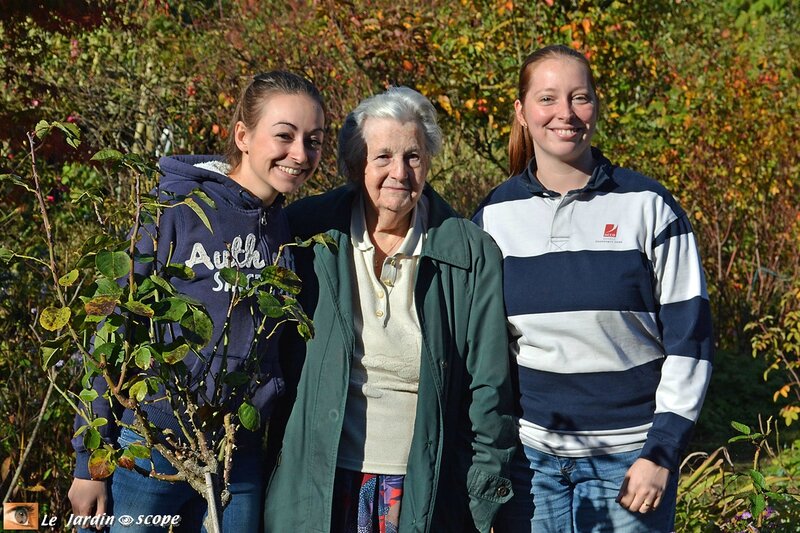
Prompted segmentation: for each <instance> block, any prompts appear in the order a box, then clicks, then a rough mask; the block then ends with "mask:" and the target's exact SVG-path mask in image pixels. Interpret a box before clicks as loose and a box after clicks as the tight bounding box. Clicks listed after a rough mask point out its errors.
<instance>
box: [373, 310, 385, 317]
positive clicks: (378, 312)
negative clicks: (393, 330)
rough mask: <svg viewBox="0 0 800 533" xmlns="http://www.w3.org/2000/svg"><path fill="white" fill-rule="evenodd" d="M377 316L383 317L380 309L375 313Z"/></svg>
mask: <svg viewBox="0 0 800 533" xmlns="http://www.w3.org/2000/svg"><path fill="white" fill-rule="evenodd" d="M375 316H376V317H378V318H380V317H382V316H383V311H381V310H380V309H378V310H377V311H375Z"/></svg>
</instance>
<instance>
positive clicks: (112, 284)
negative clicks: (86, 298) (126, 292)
mask: <svg viewBox="0 0 800 533" xmlns="http://www.w3.org/2000/svg"><path fill="white" fill-rule="evenodd" d="M95 285H97V290H96V291H95V295H98V296H99V295H101V294H102V295H106V296H115V297H119V296H120V295H121V294H122V287H120V286H119V284H118V283H117V282H116V281H115V280H113V279H108V278H97V280H95Z"/></svg>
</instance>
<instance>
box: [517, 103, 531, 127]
mask: <svg viewBox="0 0 800 533" xmlns="http://www.w3.org/2000/svg"><path fill="white" fill-rule="evenodd" d="M514 114H515V115H516V116H517V122H519V125H520V126H522V127H523V128H527V127H528V124H527V123H526V122H525V117H524V116H522V102H520V101H519V99H517V100H514Z"/></svg>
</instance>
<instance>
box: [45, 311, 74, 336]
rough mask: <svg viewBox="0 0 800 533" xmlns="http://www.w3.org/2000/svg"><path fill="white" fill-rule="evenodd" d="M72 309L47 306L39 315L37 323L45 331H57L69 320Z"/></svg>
mask: <svg viewBox="0 0 800 533" xmlns="http://www.w3.org/2000/svg"><path fill="white" fill-rule="evenodd" d="M70 316H72V311H71V310H70V308H69V307H61V308H58V307H52V306H51V307H47V308H46V309H44V310H43V311H42V314H41V315H40V316H39V324H41V326H42V327H43V328H44V329H46V330H47V331H58V330H59V329H61V328H63V327H64V326H66V325H67V323H68V322H69V318H70Z"/></svg>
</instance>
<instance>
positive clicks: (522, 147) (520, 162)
mask: <svg viewBox="0 0 800 533" xmlns="http://www.w3.org/2000/svg"><path fill="white" fill-rule="evenodd" d="M564 57H566V58H571V59H575V60H577V61H578V62H580V63H581V64H582V65H583V66H585V67H586V71H587V72H588V73H589V83H590V84H591V86H592V92H593V93H594V97H595V100H596V99H597V87H596V86H595V83H594V76H593V75H592V68H591V66H590V65H589V61H588V60H587V59H586V57H585V56H584V55H583V54H581V53H580V52H578V51H576V50H573V49H572V48H569V47H567V46H564V45H562V44H552V45H549V46H545V47H544V48H539V49H538V50H536V51H535V52H533V53H531V54H530V55H528V57H526V58H525V61H523V62H522V67H520V69H519V83H518V84H517V98H518V99H519V101H520V102H523V103H524V102H525V95H526V94H527V93H528V88H529V87H530V83H531V74H532V73H533V68H534V67H535V66H536V64H537V63H540V62H542V61H544V60H546V59H558V58H564ZM533 156H534V153H533V139H532V138H531V135H530V132H529V131H528V130H527V129H526V128H523V127H522V124H520V123H519V121H518V120H517V117H516V115H515V116H514V118H513V119H512V125H511V136H510V137H509V139H508V165H509V174H510V175H511V176H515V175H517V174H519V173H520V172H522V171H523V170H525V167H527V166H528V162H529V161H530V160H531V159H533Z"/></svg>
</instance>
